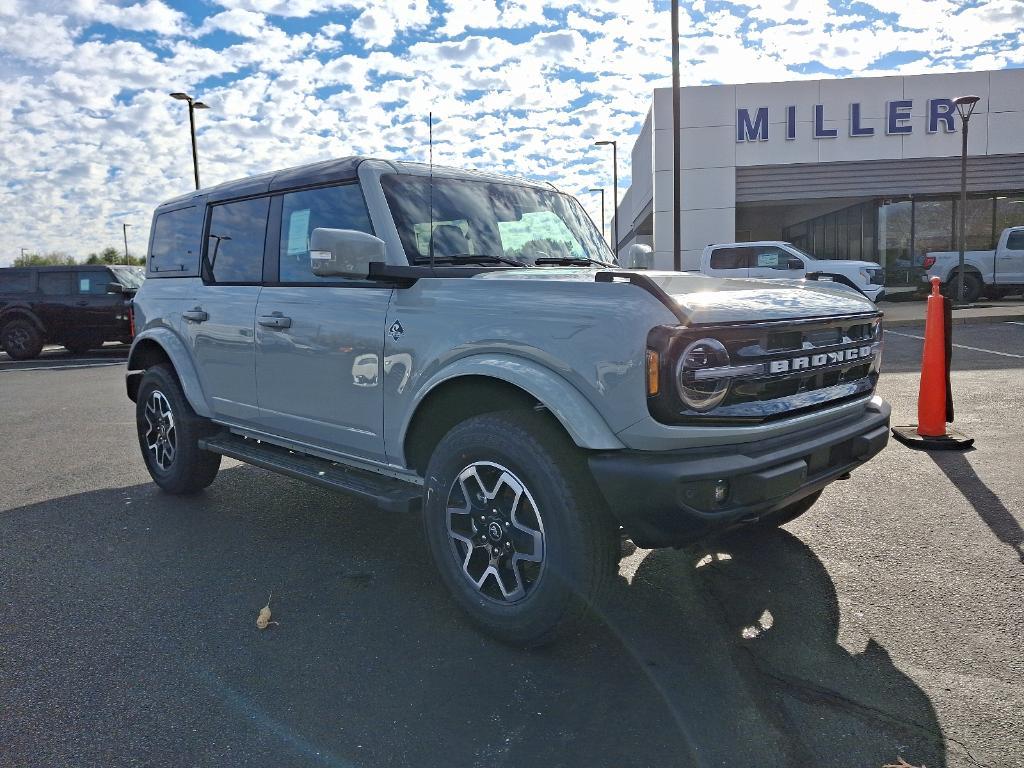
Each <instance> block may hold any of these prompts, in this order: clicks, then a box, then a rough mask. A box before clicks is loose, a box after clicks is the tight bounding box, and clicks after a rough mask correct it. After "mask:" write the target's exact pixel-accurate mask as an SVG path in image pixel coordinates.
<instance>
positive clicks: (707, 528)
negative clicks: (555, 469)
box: [589, 398, 891, 548]
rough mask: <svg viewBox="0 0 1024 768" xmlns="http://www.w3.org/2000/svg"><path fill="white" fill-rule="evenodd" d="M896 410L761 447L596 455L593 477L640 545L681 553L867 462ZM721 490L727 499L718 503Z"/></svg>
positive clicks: (869, 411)
mask: <svg viewBox="0 0 1024 768" xmlns="http://www.w3.org/2000/svg"><path fill="white" fill-rule="evenodd" d="M890 411H891V409H890V406H889V404H888V403H886V402H885V401H883V400H880V399H878V398H874V399H873V400H872V401H870V403H869V404H868V406H867V407H866V408H865V410H863V411H862V412H861V413H859V414H857V415H854V416H852V417H850V418H848V419H844V420H842V421H840V422H838V423H837V422H832V423H829V424H825V425H820V426H816V427H811V428H809V429H806V430H802V431H800V432H793V433H790V434H786V435H782V436H780V437H775V438H771V439H768V440H762V441H759V442H752V443H743V444H739V445H728V446H714V447H708V448H688V449H685V450H680V451H658V452H651V451H629V450H626V451H606V452H602V453H594V454H591V455H590V457H589V462H590V470H591V473H592V474H593V476H594V480H595V482H596V483H597V486H598V488H600V490H601V493H602V494H603V495H604V498H605V500H606V501H607V502H608V506H609V508H610V509H611V511H612V514H613V515H615V517H616V518H617V519H618V521H619V523H620V524H621V525H622V527H623V529H624V530H625V532H626V534H627V535H629V536H630V538H632V539H633V541H634V542H635V543H636V544H637V545H638V546H640V547H644V548H654V547H667V546H681V545H683V544H688V543H691V542H694V541H697V540H699V539H702V538H704V537H707V536H710V535H712V534H715V533H719V532H721V531H724V530H726V529H729V528H733V527H736V526H739V525H743V524H744V523H749V522H753V521H756V520H757V519H758V518H759V517H761V516H762V515H765V514H767V513H769V512H774V511H775V510H777V509H781V508H782V507H785V506H788V505H789V504H792V503H794V502H796V501H799V500H800V499H802V498H803V497H804V496H807V495H809V494H811V493H814V492H815V491H817V490H819V489H820V488H824V487H825V486H826V485H828V484H829V483H831V482H832V481H833V480H835V479H837V478H839V477H841V476H842V475H845V474H846V473H847V472H850V471H851V470H853V469H855V468H856V467H858V466H860V465H861V464H863V463H864V462H866V461H868V459H870V458H871V457H873V456H875V455H876V454H877V453H878V452H879V451H881V450H882V449H883V448H884V447H885V445H886V443H887V442H888V441H889V414H890ZM723 486H725V487H726V488H727V496H726V498H724V499H720V500H718V501H716V499H715V494H716V488H717V489H719V491H721V489H722V488H723Z"/></svg>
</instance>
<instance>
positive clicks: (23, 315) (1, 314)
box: [0, 304, 49, 338]
mask: <svg viewBox="0 0 1024 768" xmlns="http://www.w3.org/2000/svg"><path fill="white" fill-rule="evenodd" d="M15 318H20V319H22V320H28V321H29V322H30V323H32V325H34V326H35V327H36V329H37V330H38V331H39V332H40V333H41V334H43V338H48V337H49V334H48V333H47V332H46V326H45V325H43V321H42V320H40V319H39V317H38V316H37V315H36V313H35V312H33V311H32V309H31V308H30V307H26V306H24V305H21V304H16V305H14V306H7V307H4V308H3V309H2V310H0V328H3V327H4V326H5V325H7V323H8V322H9V321H11V320H14V319H15Z"/></svg>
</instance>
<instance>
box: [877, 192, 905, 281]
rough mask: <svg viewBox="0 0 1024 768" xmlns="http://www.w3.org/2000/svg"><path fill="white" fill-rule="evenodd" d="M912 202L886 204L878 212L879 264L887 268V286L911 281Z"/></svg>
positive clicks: (901, 201)
mask: <svg viewBox="0 0 1024 768" xmlns="http://www.w3.org/2000/svg"><path fill="white" fill-rule="evenodd" d="M912 206H913V203H911V202H910V200H898V201H895V202H886V203H882V205H881V206H879V208H878V261H879V263H880V264H881V265H882V266H883V267H885V273H886V274H885V280H886V283H887V284H906V283H908V282H909V281H910V276H909V275H910V271H911V268H912V265H911V262H910V255H911V254H910V236H911V231H910V222H911V215H912V213H913V208H912Z"/></svg>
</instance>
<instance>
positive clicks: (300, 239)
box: [288, 208, 309, 256]
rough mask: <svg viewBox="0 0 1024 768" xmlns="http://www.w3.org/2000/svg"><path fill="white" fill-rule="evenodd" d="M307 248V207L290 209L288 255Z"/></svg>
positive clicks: (301, 251) (302, 251)
mask: <svg viewBox="0 0 1024 768" xmlns="http://www.w3.org/2000/svg"><path fill="white" fill-rule="evenodd" d="M308 248H309V208H306V209H305V210H303V211H292V215H291V216H289V217H288V255H289V256H294V255H295V254H297V253H305V252H306V250H307V249H308Z"/></svg>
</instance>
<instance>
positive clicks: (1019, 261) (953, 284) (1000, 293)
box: [922, 227, 1024, 301]
mask: <svg viewBox="0 0 1024 768" xmlns="http://www.w3.org/2000/svg"><path fill="white" fill-rule="evenodd" d="M924 268H925V269H926V270H927V274H925V275H924V277H923V278H922V280H923V281H924V282H925V283H927V282H929V281H930V280H931V279H932V278H933V277H937V278H939V280H941V281H942V287H943V291H944V292H945V293H946V294H947V295H949V296H955V295H956V292H957V290H958V287H957V286H958V283H959V281H958V276H959V274H960V252H959V251H929V252H928V253H926V254H925V257H924ZM1014 293H1024V227H1007V228H1006V229H1004V230H1003V231H1002V234H1000V235H999V242H998V243H997V245H996V249H995V250H994V251H967V252H966V253H964V300H966V301H977V300H978V298H979V297H980V296H981V295H982V294H985V295H986V296H989V297H990V298H993V299H1000V298H1002V297H1004V296H1009V295H1011V294H1014Z"/></svg>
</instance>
